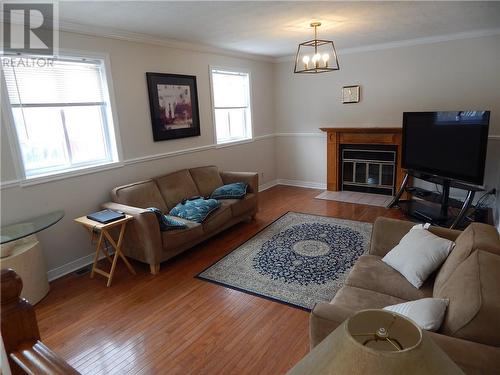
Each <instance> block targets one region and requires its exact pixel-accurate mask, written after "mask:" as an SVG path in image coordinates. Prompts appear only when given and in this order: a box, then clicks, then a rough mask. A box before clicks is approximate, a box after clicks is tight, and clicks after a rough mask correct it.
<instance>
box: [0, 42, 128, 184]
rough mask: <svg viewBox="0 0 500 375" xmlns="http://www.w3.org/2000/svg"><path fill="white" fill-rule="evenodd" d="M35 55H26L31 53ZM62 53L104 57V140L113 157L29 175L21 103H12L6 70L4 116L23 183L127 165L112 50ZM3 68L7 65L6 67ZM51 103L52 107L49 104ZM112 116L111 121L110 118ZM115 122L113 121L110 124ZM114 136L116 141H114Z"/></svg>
mask: <svg viewBox="0 0 500 375" xmlns="http://www.w3.org/2000/svg"><path fill="white" fill-rule="evenodd" d="M11 56H12V57H24V56H18V55H10V54H4V55H1V56H0V58H8V57H11ZM31 56H32V55H29V56H26V57H28V58H29V57H31ZM59 56H60V57H61V58H62V59H68V60H76V61H77V60H82V59H89V60H100V61H101V62H102V70H101V81H102V84H103V86H105V87H103V94H104V95H105V98H104V99H105V102H106V103H108V104H109V105H106V106H101V107H100V108H101V111H102V112H106V115H105V116H103V117H104V118H103V121H104V122H105V123H106V128H107V132H106V133H107V134H105V135H104V139H103V140H104V142H105V144H106V153H111V158H110V160H105V161H102V162H100V161H96V162H84V163H79V164H75V165H73V166H71V167H70V168H65V169H58V170H52V171H51V170H50V168H47V173H43V174H36V175H34V176H28V175H27V173H26V169H25V166H24V161H23V157H22V151H21V145H20V140H19V137H18V135H17V130H16V124H15V120H14V114H13V108H15V107H17V105H14V106H13V105H12V104H11V102H10V98H9V93H8V91H7V85H6V82H5V77H4V74H3V72H2V74H1V92H0V96H1V107H2V111H4V114H5V116H3V117H4V120H5V121H6V126H5V128H6V131H7V137H8V140H9V144H10V148H11V152H12V156H13V162H14V169H15V171H16V175H17V178H18V180H19V181H20V185H21V186H30V185H36V184H39V183H44V182H49V181H53V180H60V179H64V178H68V177H73V176H79V175H83V174H88V173H95V172H99V171H103V170H108V169H112V168H118V167H122V166H123V165H124V162H123V152H122V143H121V136H120V128H119V123H118V116H117V112H116V101H115V95H114V87H113V80H112V75H111V62H110V57H109V54H108V53H99V52H87V51H80V50H69V49H61V50H60V51H59ZM2 70H3V69H2ZM47 107H50V105H49V106H47ZM110 120H111V121H110ZM110 122H111V124H110ZM113 139H114V145H113Z"/></svg>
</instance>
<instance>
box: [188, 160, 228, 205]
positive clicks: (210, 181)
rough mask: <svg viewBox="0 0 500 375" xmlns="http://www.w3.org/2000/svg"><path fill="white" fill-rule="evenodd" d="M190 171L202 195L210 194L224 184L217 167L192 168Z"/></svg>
mask: <svg viewBox="0 0 500 375" xmlns="http://www.w3.org/2000/svg"><path fill="white" fill-rule="evenodd" d="M189 172H190V173H191V176H192V178H193V180H194V182H195V184H196V186H197V188H198V191H199V192H200V195H202V196H204V197H208V196H210V194H212V192H213V191H214V190H215V189H217V188H218V187H220V186H222V185H224V182H222V178H221V176H220V174H219V170H218V169H217V167H214V166H209V167H199V168H191V169H190V170H189Z"/></svg>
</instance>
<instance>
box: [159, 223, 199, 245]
mask: <svg viewBox="0 0 500 375" xmlns="http://www.w3.org/2000/svg"><path fill="white" fill-rule="evenodd" d="M175 220H178V221H181V222H183V223H185V224H186V225H187V228H186V229H174V230H167V231H164V232H161V236H162V241H163V247H164V248H165V249H166V250H175V249H176V248H177V247H179V246H181V245H183V244H185V243H188V242H191V241H194V240H196V239H198V238H200V237H201V236H203V227H202V226H201V224H198V223H195V222H193V221H189V220H184V219H182V218H180V217H176V218H175Z"/></svg>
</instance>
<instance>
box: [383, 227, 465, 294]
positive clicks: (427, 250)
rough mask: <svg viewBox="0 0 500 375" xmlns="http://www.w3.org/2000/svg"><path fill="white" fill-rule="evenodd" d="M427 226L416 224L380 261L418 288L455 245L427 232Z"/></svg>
mask: <svg viewBox="0 0 500 375" xmlns="http://www.w3.org/2000/svg"><path fill="white" fill-rule="evenodd" d="M428 226H429V224H426V225H425V226H424V225H423V224H417V225H415V226H414V227H413V228H411V229H410V231H409V232H408V233H407V234H406V235H405V236H404V237H403V238H402V239H401V241H399V244H398V245H396V247H394V248H393V249H392V250H391V251H389V252H388V253H387V254H386V255H385V256H384V257H383V258H382V261H383V262H384V263H386V264H388V265H389V266H391V267H392V268H394V269H395V270H397V271H398V272H400V273H401V274H402V275H403V276H404V277H405V278H406V279H407V280H408V281H409V282H410V283H411V284H412V285H414V286H415V287H416V288H420V287H421V286H422V285H423V284H424V282H425V281H426V280H427V278H428V277H429V276H430V275H431V274H432V273H433V272H434V271H436V270H437V269H438V268H439V266H441V264H443V262H444V261H445V260H446V257H447V256H448V254H449V253H450V251H451V249H452V248H453V246H455V244H454V243H453V241H450V240H447V239H446V238H441V237H439V236H436V235H435V234H433V233H431V232H430V231H428V230H427V227H428Z"/></svg>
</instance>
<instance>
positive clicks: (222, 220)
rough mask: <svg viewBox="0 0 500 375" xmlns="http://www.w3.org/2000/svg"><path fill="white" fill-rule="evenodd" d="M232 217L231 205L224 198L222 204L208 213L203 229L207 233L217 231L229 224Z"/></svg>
mask: <svg viewBox="0 0 500 375" xmlns="http://www.w3.org/2000/svg"><path fill="white" fill-rule="evenodd" d="M231 218H232V213H231V206H230V205H229V204H228V203H227V202H224V201H223V200H222V201H221V206H220V207H219V208H218V209H216V210H215V211H213V212H212V213H211V214H210V215H208V217H207V218H206V219H205V221H203V223H202V226H203V231H204V232H205V233H207V234H208V233H211V232H214V231H217V230H219V229H221V228H222V227H224V226H225V225H227V223H228V221H230V220H231Z"/></svg>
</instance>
